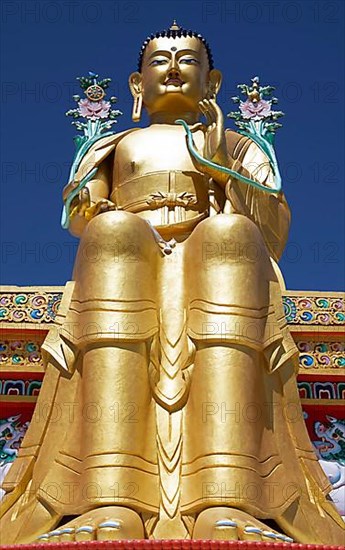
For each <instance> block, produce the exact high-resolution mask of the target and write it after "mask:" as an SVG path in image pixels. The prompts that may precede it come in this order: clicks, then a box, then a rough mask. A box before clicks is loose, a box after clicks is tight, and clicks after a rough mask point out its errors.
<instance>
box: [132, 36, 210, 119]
mask: <svg viewBox="0 0 345 550" xmlns="http://www.w3.org/2000/svg"><path fill="white" fill-rule="evenodd" d="M215 72H216V73H218V71H211V73H215ZM134 74H136V75H138V74H139V73H134ZM132 77H133V75H132ZM137 78H138V80H140V86H141V93H142V96H143V103H144V106H145V107H146V110H147V112H148V114H149V115H152V114H154V113H157V112H169V113H174V112H176V113H180V112H183V111H186V112H195V113H199V106H198V103H199V101H200V100H201V99H204V98H205V97H207V94H208V92H209V86H210V70H209V63H208V57H207V52H206V49H205V47H204V45H203V43H202V42H201V41H200V40H198V39H197V38H195V37H181V38H168V37H160V38H156V39H154V40H151V41H150V42H149V44H148V45H147V47H146V50H145V53H144V56H143V63H142V69H141V74H140V78H139V76H137Z"/></svg>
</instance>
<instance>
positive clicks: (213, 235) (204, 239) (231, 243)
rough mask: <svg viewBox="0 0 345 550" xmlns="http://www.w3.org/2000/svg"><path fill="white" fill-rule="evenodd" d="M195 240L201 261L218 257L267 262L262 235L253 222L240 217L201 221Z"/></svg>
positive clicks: (212, 218)
mask: <svg viewBox="0 0 345 550" xmlns="http://www.w3.org/2000/svg"><path fill="white" fill-rule="evenodd" d="M196 229H197V230H198V233H197V232H196V234H195V238H196V239H198V241H199V243H200V244H201V245H202V253H203V257H204V259H211V258H213V257H216V256H218V255H221V256H222V258H224V257H225V256H226V257H227V258H228V259H231V258H236V259H237V260H238V259H240V258H242V259H247V260H250V261H251V262H253V261H254V262H256V261H262V260H263V258H265V259H266V260H268V253H267V250H266V246H265V244H264V241H263V238H262V236H261V233H260V231H259V229H258V228H257V226H256V225H255V223H254V222H252V221H251V220H250V219H249V218H247V217H246V216H242V215H240V214H231V215H228V214H219V215H218V216H213V217H211V218H208V219H207V220H205V221H204V222H202V223H201V224H200V225H199V226H198V227H197V228H196Z"/></svg>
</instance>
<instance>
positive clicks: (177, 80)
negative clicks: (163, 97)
mask: <svg viewBox="0 0 345 550" xmlns="http://www.w3.org/2000/svg"><path fill="white" fill-rule="evenodd" d="M164 84H165V85H166V86H169V84H173V85H175V84H177V86H182V84H184V82H183V80H181V79H180V78H168V80H166V81H165V82H164Z"/></svg>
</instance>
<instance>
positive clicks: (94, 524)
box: [35, 506, 145, 544]
mask: <svg viewBox="0 0 345 550" xmlns="http://www.w3.org/2000/svg"><path fill="white" fill-rule="evenodd" d="M143 538H145V535H144V527H143V523H142V521H141V519H140V516H139V514H137V513H136V512H134V510H130V509H129V508H123V507H121V506H106V507H102V508H96V509H95V510H91V511H90V512H87V513H86V514H83V515H81V516H79V517H78V518H76V519H74V520H72V521H70V522H69V523H66V525H63V526H61V527H59V528H57V529H54V531H49V532H48V533H45V534H43V535H41V536H40V537H38V539H37V541H35V542H39V543H43V544H46V543H51V542H54V543H55V542H68V541H69V542H70V541H75V542H81V541H90V540H124V539H127V540H129V539H143Z"/></svg>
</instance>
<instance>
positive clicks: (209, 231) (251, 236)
mask: <svg viewBox="0 0 345 550" xmlns="http://www.w3.org/2000/svg"><path fill="white" fill-rule="evenodd" d="M202 225H203V226H204V227H203V231H204V232H205V234H206V235H207V237H208V238H209V239H210V240H214V241H215V242H221V241H224V240H230V239H231V240H236V241H238V242H241V243H244V242H247V241H248V240H251V241H256V242H260V243H261V242H262V237H261V233H260V231H259V229H258V228H257V226H256V225H255V223H254V222H252V220H250V219H249V218H247V217H246V216H243V215H241V214H230V215H229V214H219V215H218V216H212V217H211V218H208V219H207V220H205V222H203V224H202Z"/></svg>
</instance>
